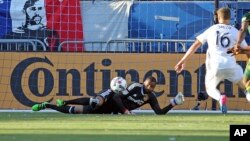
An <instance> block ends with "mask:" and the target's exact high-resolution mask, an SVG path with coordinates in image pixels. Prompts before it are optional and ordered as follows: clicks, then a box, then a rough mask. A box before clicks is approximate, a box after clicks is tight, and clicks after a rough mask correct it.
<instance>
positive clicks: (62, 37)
mask: <svg viewBox="0 0 250 141" xmlns="http://www.w3.org/2000/svg"><path fill="white" fill-rule="evenodd" d="M0 8H1V10H0V12H1V14H0V20H1V21H0V26H1V29H0V30H1V34H0V36H1V39H38V40H40V41H42V42H43V43H44V44H45V46H46V50H47V51H57V50H58V46H59V44H60V43H61V42H63V41H83V38H84V37H83V28H82V19H81V12H80V2H79V0H59V1H54V0H3V1H2V3H0ZM38 50H42V49H39V46H38ZM83 50H84V47H83V45H81V44H80V45H74V46H67V47H63V48H62V51H83Z"/></svg>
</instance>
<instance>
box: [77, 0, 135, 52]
mask: <svg viewBox="0 0 250 141" xmlns="http://www.w3.org/2000/svg"><path fill="white" fill-rule="evenodd" d="M131 5H132V2H131V1H95V2H93V1H82V2H81V7H82V17H83V23H84V24H83V25H84V35H85V39H84V40H85V41H99V42H107V41H109V40H111V39H124V38H128V17H129V12H130V7H131ZM85 48H86V50H87V51H100V47H99V46H98V47H96V48H93V45H85ZM124 48H125V46H123V47H122V46H120V47H119V50H121V51H122V50H124ZM110 50H111V51H118V50H117V48H116V47H112V46H111V48H110ZM102 51H106V50H105V48H103V50H102Z"/></svg>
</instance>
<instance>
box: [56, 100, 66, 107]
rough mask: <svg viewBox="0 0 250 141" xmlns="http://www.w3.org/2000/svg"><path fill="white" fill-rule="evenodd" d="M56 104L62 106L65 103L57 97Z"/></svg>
mask: <svg viewBox="0 0 250 141" xmlns="http://www.w3.org/2000/svg"><path fill="white" fill-rule="evenodd" d="M56 105H57V106H58V107H62V106H64V105H65V101H64V100H62V99H57V100H56Z"/></svg>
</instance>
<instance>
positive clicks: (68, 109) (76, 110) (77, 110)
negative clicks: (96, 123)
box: [32, 102, 93, 114]
mask: <svg viewBox="0 0 250 141" xmlns="http://www.w3.org/2000/svg"><path fill="white" fill-rule="evenodd" d="M46 108H49V109H52V110H56V111H58V112H61V113H66V114H85V113H91V112H92V111H93V108H91V106H82V105H77V106H61V107H58V106H57V105H54V104H51V103H48V102H43V103H40V104H35V105H33V106H32V110H33V111H40V110H43V109H46Z"/></svg>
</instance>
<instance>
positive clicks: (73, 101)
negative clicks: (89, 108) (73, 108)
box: [56, 97, 97, 107]
mask: <svg viewBox="0 0 250 141" xmlns="http://www.w3.org/2000/svg"><path fill="white" fill-rule="evenodd" d="M92 102H97V101H96V99H95V98H91V97H81V98H76V99H71V100H63V99H57V100H56V104H57V106H58V107H60V106H64V105H68V104H75V105H90V103H92Z"/></svg>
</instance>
